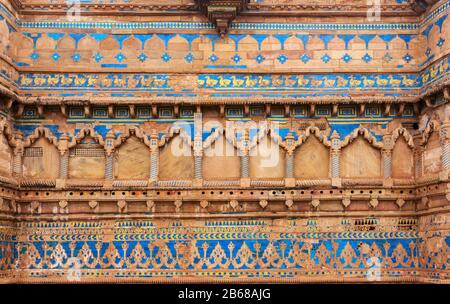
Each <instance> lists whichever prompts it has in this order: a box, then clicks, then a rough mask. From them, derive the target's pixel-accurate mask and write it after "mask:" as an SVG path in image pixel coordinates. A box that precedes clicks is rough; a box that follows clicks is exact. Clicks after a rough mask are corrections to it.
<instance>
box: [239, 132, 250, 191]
mask: <svg viewBox="0 0 450 304" xmlns="http://www.w3.org/2000/svg"><path fill="white" fill-rule="evenodd" d="M249 146H250V140H249V137H248V133H247V130H243V132H242V139H241V141H240V143H239V153H240V156H241V187H250V168H249Z"/></svg>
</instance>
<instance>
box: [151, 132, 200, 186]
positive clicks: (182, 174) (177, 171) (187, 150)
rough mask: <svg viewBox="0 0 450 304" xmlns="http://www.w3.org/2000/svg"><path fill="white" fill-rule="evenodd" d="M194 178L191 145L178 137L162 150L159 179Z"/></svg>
mask: <svg viewBox="0 0 450 304" xmlns="http://www.w3.org/2000/svg"><path fill="white" fill-rule="evenodd" d="M193 178H194V155H193V152H192V150H191V147H190V146H189V144H187V143H186V142H185V141H184V140H183V139H182V137H181V136H179V135H176V136H175V137H174V138H172V139H171V140H170V141H169V142H168V143H167V144H166V145H164V146H163V147H162V148H161V150H160V155H159V179H160V180H189V179H193Z"/></svg>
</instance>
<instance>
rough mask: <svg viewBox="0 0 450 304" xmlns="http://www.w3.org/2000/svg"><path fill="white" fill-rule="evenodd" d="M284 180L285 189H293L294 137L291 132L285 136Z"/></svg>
mask: <svg viewBox="0 0 450 304" xmlns="http://www.w3.org/2000/svg"><path fill="white" fill-rule="evenodd" d="M285 142H286V163H285V165H286V179H285V181H284V183H285V186H286V187H295V177H294V166H295V165H294V151H295V147H294V136H293V135H292V133H291V132H289V134H288V135H287V136H286V139H285Z"/></svg>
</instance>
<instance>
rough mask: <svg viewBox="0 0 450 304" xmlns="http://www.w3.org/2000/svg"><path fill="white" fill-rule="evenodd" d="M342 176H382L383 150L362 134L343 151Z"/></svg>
mask: <svg viewBox="0 0 450 304" xmlns="http://www.w3.org/2000/svg"><path fill="white" fill-rule="evenodd" d="M341 176H342V177H344V178H352V177H356V178H358V177H359V178H380V177H381V176H382V174H381V152H380V150H379V149H377V148H375V147H373V146H372V145H371V144H370V143H369V142H368V141H367V140H366V139H364V138H363V137H362V136H358V137H356V138H355V140H354V141H353V142H351V143H350V144H349V145H348V146H346V147H344V148H343V149H342V151H341Z"/></svg>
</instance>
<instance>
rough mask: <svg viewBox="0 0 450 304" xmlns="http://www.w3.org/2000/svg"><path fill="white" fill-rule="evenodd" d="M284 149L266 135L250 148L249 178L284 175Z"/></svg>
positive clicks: (274, 177) (272, 177) (271, 177)
mask: <svg viewBox="0 0 450 304" xmlns="http://www.w3.org/2000/svg"><path fill="white" fill-rule="evenodd" d="M285 162H286V151H285V150H284V149H283V148H281V147H280V146H279V145H278V144H277V143H276V142H275V141H273V140H272V139H271V138H270V137H269V136H268V135H267V136H264V137H263V138H261V140H259V142H258V144H257V145H256V146H255V147H253V148H252V149H251V150H250V161H249V167H250V178H253V179H261V178H265V179H277V178H284V177H285V167H286V166H285Z"/></svg>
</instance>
